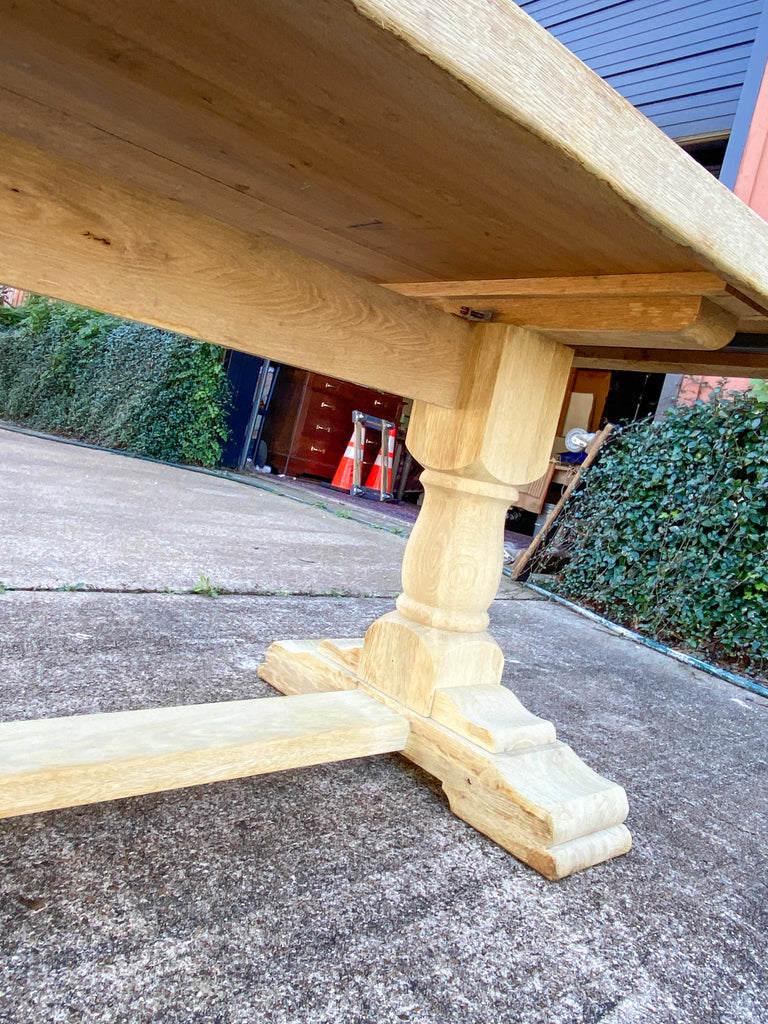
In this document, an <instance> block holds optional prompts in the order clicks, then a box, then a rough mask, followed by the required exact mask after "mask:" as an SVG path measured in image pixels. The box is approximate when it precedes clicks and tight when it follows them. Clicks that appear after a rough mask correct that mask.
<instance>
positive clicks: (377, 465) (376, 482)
mask: <svg viewBox="0 0 768 1024" xmlns="http://www.w3.org/2000/svg"><path fill="white" fill-rule="evenodd" d="M388 449H389V450H388V452H387V475H386V477H385V487H384V490H385V492H387V493H388V492H389V489H390V484H391V482H392V460H393V458H394V455H395V428H394V427H392V429H391V430H390V431H389V445H388ZM365 486H366V487H370V488H371V489H372V490H374V491H379V490H381V452H379V454H378V455H377V456H376V461H375V462H374V464H373V469H372V470H371V472H370V473H369V474H368V479H367V480H366V481H365Z"/></svg>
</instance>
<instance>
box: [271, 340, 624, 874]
mask: <svg viewBox="0 0 768 1024" xmlns="http://www.w3.org/2000/svg"><path fill="white" fill-rule="evenodd" d="M475 338H476V344H475V347H474V350H473V356H472V359H471V360H470V364H469V365H468V367H467V371H466V374H465V378H464V382H463V386H462V390H461V392H460V395H459V402H458V405H457V408H455V409H452V410H448V409H443V408H439V407H437V406H432V405H427V404H424V403H416V404H415V405H414V410H413V414H412V418H411V424H410V428H409V432H408V447H409V449H410V451H411V452H412V454H413V455H414V457H415V458H416V459H418V461H419V462H421V463H422V465H424V466H425V467H426V469H425V472H424V474H423V476H422V483H423V484H424V493H425V497H424V505H423V507H422V510H421V513H420V515H419V519H418V522H417V524H416V528H415V529H414V531H413V533H412V534H411V537H410V539H409V542H408V546H407V548H406V553H405V558H404V561H403V593H402V594H401V595H400V597H399V598H398V601H397V610H396V611H394V612H390V613H389V614H387V615H384V616H382V617H381V618H380V619H378V620H377V621H376V622H374V623H373V625H372V626H371V627H370V629H369V630H368V632H367V633H366V636H365V640H364V643H363V645H362V649H361V650H360V651H359V654H358V653H357V651H355V649H354V648H352V649H350V648H349V646H347V647H345V648H344V649H342V648H340V647H338V646H336V647H334V645H333V644H329V643H325V644H322V645H320V646H319V647H318V648H316V649H315V650H316V656H317V659H318V660H317V661H315V663H314V669H309V677H310V679H311V682H310V684H309V685H310V686H311V688H313V689H323V688H326V687H327V688H329V689H334V688H336V687H337V686H338V684H339V667H340V666H341V665H342V664H343V666H344V672H345V673H346V674H345V675H344V676H343V678H344V679H345V680H347V681H351V683H352V684H354V683H355V682H356V683H357V685H359V686H360V687H361V688H363V689H365V690H366V691H367V692H368V693H370V694H372V695H373V696H376V697H378V699H380V700H381V701H382V702H383V703H385V704H387V705H388V706H389V707H391V708H392V709H394V710H397V711H399V712H400V713H401V714H405V715H407V717H408V718H409V719H410V722H411V732H410V735H409V739H408V743H407V745H406V747H405V753H406V755H407V756H408V757H410V758H411V759H412V760H414V761H415V762H416V763H418V764H420V765H421V766H422V767H424V768H425V769H426V770H427V771H429V772H431V773H432V774H434V775H436V776H437V777H438V778H439V779H440V780H441V781H442V782H443V789H444V790H445V792H446V794H447V796H448V799H449V801H450V804H451V808H452V810H453V811H454V812H455V813H456V814H457V815H459V817H461V818H463V819H464V820H466V821H467V822H469V823H470V824H472V825H474V826H475V827H476V828H477V829H479V830H480V831H481V832H484V833H485V834H486V835H488V836H490V837H491V838H492V839H494V840H495V841H496V842H498V843H500V844H501V845H502V846H504V847H505V848H506V849H508V850H510V851H511V852H512V853H514V854H515V855H516V856H518V857H519V858H520V859H521V860H524V861H525V862H526V863H528V864H531V865H532V866H533V867H535V868H536V869H537V870H538V871H540V872H541V873H542V874H544V875H546V876H547V877H549V878H560V877H563V876H564V875H567V874H571V873H572V872H573V871H577V870H579V869H580V868H583V867H587V866H589V865H591V864H595V863H598V862H599V861H602V860H606V859H608V858H610V857H613V856H616V855H618V854H620V853H625V852H626V851H627V850H628V849H629V846H630V837H629V832H628V831H627V829H626V828H625V827H624V826H623V824H622V822H623V821H624V818H625V817H626V814H627V803H626V796H625V794H624V791H623V790H622V789H621V787H619V786H617V785H615V784H614V783H611V782H609V781H608V780H606V779H603V778H601V777H600V776H599V775H597V774H596V773H595V772H593V771H592V770H591V769H590V768H588V767H587V765H585V764H584V763H583V762H582V761H580V760H579V758H578V757H577V756H576V754H574V752H573V751H572V750H571V749H570V747H567V746H566V745H565V744H562V743H559V742H557V740H556V738H555V730H554V727H553V726H552V725H551V723H549V722H545V721H543V720H541V719H539V718H536V717H535V716H534V715H531V714H530V713H529V712H527V711H526V710H525V708H523V707H522V705H521V704H520V703H519V701H518V700H517V699H516V698H515V697H514V695H513V694H511V693H510V692H509V691H508V690H506V689H504V688H503V687H501V686H499V682H500V679H501V673H502V668H503V664H504V659H503V655H502V652H501V650H500V648H499V646H498V644H497V643H496V642H495V641H494V640H493V638H492V637H491V636H490V635H489V634H488V633H487V631H486V629H487V626H488V612H487V609H488V607H489V605H490V603H491V601H492V600H493V598H494V596H495V593H496V589H497V587H498V583H499V578H500V575H501V568H502V564H503V536H504V534H503V531H504V519H505V515H506V511H507V508H508V507H509V505H510V504H511V503H512V502H513V501H514V499H515V497H516V496H517V490H516V487H515V485H516V484H524V483H527V482H529V481H531V480H535V479H537V478H538V477H540V476H541V475H542V473H543V472H544V470H545V468H546V464H547V461H548V459H549V456H550V451H551V446H552V440H553V438H554V434H555V430H556V426H557V418H558V414H559V410H560V406H561V402H562V396H563V393H564V391H565V384H566V381H567V377H568V371H569V368H570V362H571V352H570V350H569V349H566V348H564V347H562V346H560V345H557V344H555V343H554V342H551V341H549V340H547V339H545V338H542V337H540V336H539V335H537V334H535V333H533V332H530V331H527V330H523V329H520V328H514V327H502V326H496V325H491V326H487V327H482V328H477V330H476V335H475ZM290 646H291V645H288V644H283V645H273V649H272V650H271V652H270V654H269V655H268V658H267V663H266V665H265V667H264V670H263V671H262V675H263V677H264V678H266V679H267V680H269V681H270V682H272V683H273V684H274V685H276V686H277V687H278V689H281V690H283V692H304V690H303V687H304V686H305V685H306V682H305V677H306V673H307V660H306V659H307V657H309V658H310V659H311V657H312V652H311V651H307V649H306V648H304V649H303V650H302V652H301V657H302V664H301V673H302V676H301V679H299V677H298V675H297V674H295V673H292V671H291V659H292V657H294V655H293V654H292V653H291V650H290ZM297 667H298V665H297Z"/></svg>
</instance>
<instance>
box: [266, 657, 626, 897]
mask: <svg viewBox="0 0 768 1024" xmlns="http://www.w3.org/2000/svg"><path fill="white" fill-rule="evenodd" d="M359 642H360V641H358V643H359ZM294 643H295V641H282V642H280V643H274V644H272V646H271V647H270V648H269V650H268V651H267V655H266V660H265V662H264V664H263V665H262V666H261V667H260V669H259V675H260V676H261V678H262V679H265V680H266V681H267V682H269V683H270V684H271V685H272V686H274V687H275V688H276V689H278V690H280V691H281V692H282V693H300V692H303V688H304V687H305V686H309V687H310V688H311V690H312V691H313V692H317V691H320V690H323V689H329V690H332V689H333V688H334V687H335V685H336V679H335V677H334V676H333V675H332V674H329V673H328V671H327V658H326V657H323V658H318V659H317V661H316V662H315V666H314V674H313V678H312V679H311V681H307V679H306V677H305V676H304V675H303V674H302V676H301V677H297V676H296V675H294V674H293V673H292V672H291V670H290V662H291V656H292V647H293V644H294ZM316 643H317V644H319V642H316ZM345 644H347V645H349V644H350V641H345ZM327 650H328V648H327V647H326V651H327ZM305 654H306V647H304V646H302V655H303V656H304V655H305ZM276 655H277V656H276ZM363 657H364V656H363ZM305 664H307V663H306V662H305ZM359 685H360V688H361V689H362V690H363V691H364V692H367V693H370V694H371V695H372V696H374V697H375V698H376V699H377V700H380V701H381V702H382V703H383V704H384V705H385V706H386V707H388V708H390V709H393V710H396V711H397V712H398V713H399V714H402V715H404V716H406V717H407V718H408V720H409V723H410V732H409V734H408V740H407V743H406V746H405V748H404V750H403V753H404V754H405V756H406V757H407V758H409V759H410V760H412V761H414V762H415V763H416V764H418V765H420V766H421V767H422V768H424V769H425V770H426V771H428V772H430V774H432V775H435V776H436V777H437V778H438V779H440V780H441V782H442V783H443V789H444V791H445V793H446V795H447V797H448V800H449V802H450V805H451V810H452V811H453V812H454V813H455V814H457V815H458V816H459V817H461V818H463V819H464V820H465V821H467V822H469V824H471V825H473V826H474V827H475V828H477V829H478V830H479V831H481V832H483V833H484V834H485V835H487V836H489V837H490V838H491V839H493V840H494V842H497V843H499V845H501V846H502V847H504V849H506V850H509V851H510V853H512V854H514V855H515V856H516V857H518V858H519V859H520V860H522V861H524V862H525V863H526V864H529V865H530V866H531V867H533V868H534V869H535V870H536V871H539V872H540V873H541V874H543V875H544V876H545V877H546V878H550V879H557V878H564V877H565V876H566V875H570V874H572V873H573V872H575V871H580V870H582V869H584V868H586V867H589V866H591V865H593V864H597V863H600V862H601V861H604V860H608V859H609V858H611V857H617V856H620V855H621V854H624V853H626V852H627V851H628V850H629V848H630V846H631V837H630V834H629V832H628V830H627V829H626V827H625V826H624V825H623V824H622V822H623V821H624V819H625V817H626V815H627V798H626V794H625V793H624V790H623V789H622V788H621V787H620V786H618V785H616V783H614V782H611V781H609V780H608V779H605V778H602V777H601V776H600V775H598V774H597V773H596V772H594V771H593V770H592V769H591V768H589V767H588V766H587V765H586V764H585V763H584V762H583V761H581V760H580V758H579V757H577V755H576V754H575V753H574V751H573V750H572V749H571V748H570V747H568V746H566V744H564V743H560V742H559V741H557V739H556V738H555V731H554V727H553V726H552V725H551V723H549V722H546V721H544V720H543V719H539V718H537V717H536V716H534V715H531V714H530V713H529V712H527V711H526V709H525V708H523V707H522V705H520V704H519V702H518V701H517V700H516V698H515V697H514V695H513V694H510V693H509V691H507V690H505V689H504V688H503V687H501V686H489V687H482V686H480V687H475V686H470V687H468V688H466V689H465V688H461V689H458V690H454V689H453V688H451V689H450V690H448V691H447V692H445V693H444V692H442V691H441V692H440V694H439V699H438V700H437V702H436V715H435V712H433V715H432V717H428V716H426V715H423V714H420V713H418V712H417V711H415V710H414V709H413V708H406V707H405V706H403V705H402V704H400V703H399V702H398V701H397V700H396V699H395V698H393V697H392V696H390V695H388V694H385V693H383V692H381V691H379V690H377V689H376V688H374V687H371V686H370V685H369V684H367V683H365V682H363V681H360V684H359ZM436 716H437V717H436ZM438 718H444V719H446V720H447V721H445V722H444V721H442V720H438Z"/></svg>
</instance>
